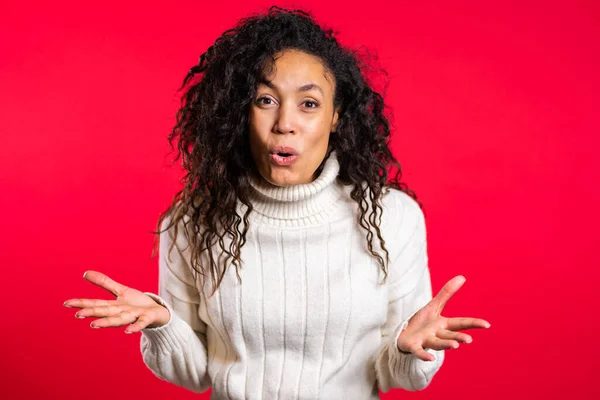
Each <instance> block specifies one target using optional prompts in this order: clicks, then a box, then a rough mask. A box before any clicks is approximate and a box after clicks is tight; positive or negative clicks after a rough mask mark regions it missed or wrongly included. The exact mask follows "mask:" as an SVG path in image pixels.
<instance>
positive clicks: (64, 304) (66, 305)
mask: <svg viewBox="0 0 600 400" xmlns="http://www.w3.org/2000/svg"><path fill="white" fill-rule="evenodd" d="M67 301H68V300H67ZM63 306H65V307H67V308H73V306H70V305H68V304H67V302H66V301H65V302H64V303H63Z"/></svg>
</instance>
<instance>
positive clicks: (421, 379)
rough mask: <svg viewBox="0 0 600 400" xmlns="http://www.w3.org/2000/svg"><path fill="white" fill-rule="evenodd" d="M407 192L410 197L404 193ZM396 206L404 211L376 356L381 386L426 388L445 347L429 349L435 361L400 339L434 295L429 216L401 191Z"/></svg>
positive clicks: (384, 389)
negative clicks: (406, 348) (401, 346)
mask: <svg viewBox="0 0 600 400" xmlns="http://www.w3.org/2000/svg"><path fill="white" fill-rule="evenodd" d="M402 196H406V197H404V198H403V197H402ZM397 197H398V199H397V203H398V204H396V207H398V208H397V209H398V211H397V212H400V213H401V216H402V218H401V221H398V219H396V221H397V223H398V224H400V230H399V232H398V233H397V234H396V238H395V240H393V241H392V242H391V243H392V246H395V247H394V250H393V251H391V252H390V267H389V275H388V315H387V320H386V323H385V324H384V325H383V327H382V344H381V347H380V348H379V351H378V354H377V356H376V360H375V371H376V374H377V381H378V385H379V388H380V389H381V390H382V391H383V392H384V393H385V392H387V391H389V390H390V389H394V388H403V389H405V390H408V391H416V390H423V389H425V388H426V387H427V386H428V385H429V383H430V382H431V379H432V378H433V376H434V375H435V373H436V372H437V371H438V370H439V369H440V367H441V365H442V363H443V361H444V351H443V350H439V351H436V350H432V349H427V350H426V351H427V352H429V353H431V354H433V355H434V356H435V360H434V361H423V360H420V359H419V358H417V357H415V356H414V355H413V354H412V353H404V352H401V351H400V350H399V349H398V347H397V339H398V336H399V335H400V333H401V332H402V330H403V329H404V328H405V327H406V325H407V323H408V320H409V319H410V317H412V316H413V315H414V314H415V313H416V312H417V311H418V310H419V309H420V308H422V307H423V306H425V305H426V304H427V303H428V302H429V301H430V300H431V298H432V289H431V279H430V275H429V267H428V257H427V240H426V228H425V217H424V215H423V212H422V210H421V209H420V208H419V206H418V204H417V203H416V202H414V201H413V200H412V199H410V198H409V197H408V196H407V195H404V194H403V193H400V194H399V195H398V196H397Z"/></svg>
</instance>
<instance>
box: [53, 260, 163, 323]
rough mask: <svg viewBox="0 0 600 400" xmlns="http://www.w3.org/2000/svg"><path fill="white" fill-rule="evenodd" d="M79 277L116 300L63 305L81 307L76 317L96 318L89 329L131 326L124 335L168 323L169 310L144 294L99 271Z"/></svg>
mask: <svg viewBox="0 0 600 400" xmlns="http://www.w3.org/2000/svg"><path fill="white" fill-rule="evenodd" d="M83 278H84V279H85V280H87V281H88V282H90V283H93V284H94V285H96V286H100V287H101V288H103V289H106V290H107V291H109V292H110V293H111V294H112V295H113V296H115V297H116V300H98V299H69V300H67V301H65V302H64V304H63V305H64V306H65V307H67V308H81V310H79V311H77V313H75V317H76V318H87V317H98V318H100V319H97V320H95V321H93V322H92V323H91V324H90V326H91V327H92V328H109V327H118V326H123V325H127V324H131V325H130V326H128V327H127V328H126V329H125V333H134V332H139V331H141V330H142V329H144V328H147V327H150V328H155V327H159V326H162V325H165V324H166V323H167V322H169V318H170V314H169V310H168V309H167V308H166V307H164V306H162V305H161V304H158V303H157V302H156V301H154V299H152V297H150V296H148V295H147V294H144V293H142V292H140V291H139V290H136V289H133V288H130V287H127V286H125V285H122V284H120V283H117V282H115V281H113V280H112V279H110V278H109V277H108V276H106V275H104V274H103V273H101V272H96V271H86V272H85V273H84V274H83Z"/></svg>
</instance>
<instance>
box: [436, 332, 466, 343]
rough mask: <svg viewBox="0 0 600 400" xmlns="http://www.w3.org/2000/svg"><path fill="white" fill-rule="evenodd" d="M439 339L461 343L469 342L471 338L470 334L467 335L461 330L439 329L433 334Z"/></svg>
mask: <svg viewBox="0 0 600 400" xmlns="http://www.w3.org/2000/svg"><path fill="white" fill-rule="evenodd" d="M435 335H436V336H437V337H438V338H440V339H446V340H456V341H457V342H462V343H471V342H472V341H473V338H472V337H471V336H470V335H467V334H466V333H463V332H452V331H449V330H447V329H441V330H440V331H438V332H437V333H436V334H435Z"/></svg>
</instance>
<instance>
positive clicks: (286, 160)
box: [269, 153, 298, 166]
mask: <svg viewBox="0 0 600 400" xmlns="http://www.w3.org/2000/svg"><path fill="white" fill-rule="evenodd" d="M269 159H270V160H271V162H272V163H273V164H275V165H278V166H286V165H292V164H293V163H294V162H295V161H296V160H297V159H298V155H297V154H292V155H291V156H287V157H284V156H280V155H279V154H277V153H271V154H269Z"/></svg>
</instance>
